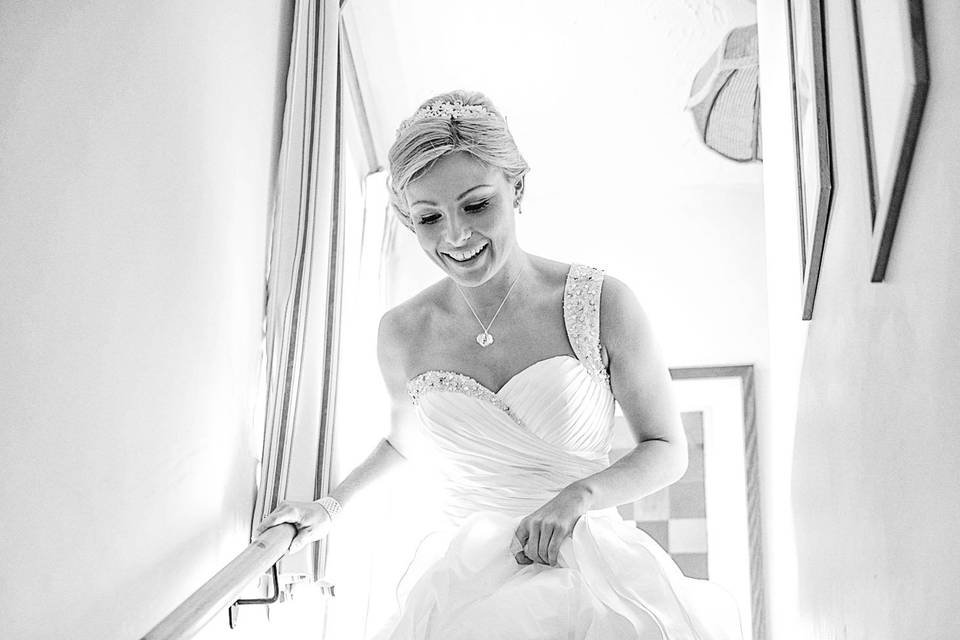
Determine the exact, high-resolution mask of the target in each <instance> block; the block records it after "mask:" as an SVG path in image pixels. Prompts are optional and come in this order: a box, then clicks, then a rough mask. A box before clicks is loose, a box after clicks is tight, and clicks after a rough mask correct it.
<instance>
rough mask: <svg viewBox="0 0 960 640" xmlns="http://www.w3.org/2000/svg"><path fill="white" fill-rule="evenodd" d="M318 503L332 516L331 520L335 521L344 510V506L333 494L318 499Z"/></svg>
mask: <svg viewBox="0 0 960 640" xmlns="http://www.w3.org/2000/svg"><path fill="white" fill-rule="evenodd" d="M317 504H319V505H320V506H321V507H323V509H324V511H326V512H327V515H328V516H330V522H333V521H334V520H335V519H336V517H337V516H338V515H339V514H340V512H341V511H343V506H342V505H341V504H340V503H339V502H338V501H337V499H336V498H334V497H333V496H324V497H322V498H320V499H319V500H317Z"/></svg>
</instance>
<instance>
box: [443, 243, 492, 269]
mask: <svg viewBox="0 0 960 640" xmlns="http://www.w3.org/2000/svg"><path fill="white" fill-rule="evenodd" d="M488 246H490V243H489V242H484V243H483V244H481V245H477V246H476V247H473V248H472V249H464V250H462V251H444V252H443V255H445V256H447V257H448V258H450V259H451V260H453V261H454V262H458V263H461V264H464V263H467V262H471V261H473V260H476V259H477V258H478V257H479V256H480V255H481V254H483V252H484V251H486V250H487V247H488Z"/></svg>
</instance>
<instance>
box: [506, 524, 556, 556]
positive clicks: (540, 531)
mask: <svg viewBox="0 0 960 640" xmlns="http://www.w3.org/2000/svg"><path fill="white" fill-rule="evenodd" d="M567 535H568V532H567V531H566V529H565V528H564V527H562V526H560V525H558V524H556V523H552V522H539V521H536V520H533V521H525V522H522V523H521V524H520V526H519V527H517V530H516V532H515V533H514V539H513V544H512V545H511V551H513V553H514V558H516V560H517V563H518V564H532V563H533V562H538V563H541V564H547V565H550V566H553V567H555V566H557V562H558V560H559V558H560V546H561V545H562V544H563V541H564V539H565V538H566V537H567Z"/></svg>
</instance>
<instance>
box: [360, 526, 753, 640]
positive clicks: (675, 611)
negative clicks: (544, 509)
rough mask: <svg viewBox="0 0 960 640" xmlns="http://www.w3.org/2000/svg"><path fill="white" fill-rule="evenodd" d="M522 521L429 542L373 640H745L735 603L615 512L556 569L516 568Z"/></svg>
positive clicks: (578, 532)
mask: <svg viewBox="0 0 960 640" xmlns="http://www.w3.org/2000/svg"><path fill="white" fill-rule="evenodd" d="M520 520H521V518H520V517H519V516H509V515H505V514H502V513H496V512H491V511H484V512H479V513H475V514H473V515H471V516H470V517H468V518H467V519H466V520H465V521H463V522H462V524H460V525H459V526H457V527H451V528H449V529H444V530H441V531H437V532H434V533H433V534H431V535H430V536H428V537H427V538H426V539H424V541H423V543H422V544H421V545H420V548H419V549H418V551H417V553H416V556H415V558H414V560H413V562H412V563H411V565H410V568H409V569H408V571H407V574H406V575H405V576H404V579H403V580H401V583H400V586H399V587H398V598H399V601H400V602H401V603H402V604H401V605H400V608H399V610H398V611H397V613H396V614H395V615H394V616H393V617H392V618H391V620H390V621H389V623H388V624H387V625H386V626H385V627H384V628H382V629H381V630H380V631H379V633H377V634H376V635H375V636H374V640H401V639H402V640H432V639H436V640H441V639H442V640H473V639H476V640H481V639H482V640H601V639H603V640H609V639H612V638H641V639H644V640H646V639H648V638H649V639H651V640H654V639H655V640H663V639H668V640H680V639H696V640H734V639H736V640H740V639H741V638H742V632H741V627H740V617H739V614H738V611H737V605H736V603H735V601H734V599H733V597H732V596H731V595H730V594H729V593H728V592H727V591H726V590H724V589H722V588H721V587H719V586H717V585H715V584H713V583H711V582H709V581H706V580H698V579H694V578H688V577H686V576H684V575H683V574H682V573H681V572H680V570H679V568H678V567H677V566H676V564H675V563H674V562H673V560H671V558H670V556H669V555H668V554H667V553H666V552H665V551H664V550H663V549H662V548H661V547H660V546H659V545H658V544H657V543H656V542H655V541H654V540H653V539H652V538H650V536H648V535H647V534H646V533H644V532H643V531H641V530H639V529H637V528H636V526H635V525H633V523H631V522H628V521H624V520H623V519H622V518H621V517H620V515H619V514H618V513H617V511H616V509H605V510H601V511H591V512H588V513H586V514H584V516H583V517H581V518H580V520H578V521H577V524H576V526H575V528H574V531H573V533H572V534H571V535H570V537H568V538H567V539H566V540H564V542H563V544H562V545H561V547H560V550H559V558H558V563H557V564H558V565H559V566H556V567H553V566H548V565H543V564H529V565H520V564H517V561H516V560H515V558H514V555H513V551H512V550H511V543H513V534H514V531H515V530H516V527H517V525H518V524H519V522H520ZM514 544H515V543H514Z"/></svg>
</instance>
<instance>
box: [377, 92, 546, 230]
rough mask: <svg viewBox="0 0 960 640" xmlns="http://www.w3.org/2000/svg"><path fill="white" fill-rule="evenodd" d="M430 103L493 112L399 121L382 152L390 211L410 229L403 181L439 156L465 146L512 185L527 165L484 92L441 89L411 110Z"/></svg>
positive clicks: (424, 170)
mask: <svg viewBox="0 0 960 640" xmlns="http://www.w3.org/2000/svg"><path fill="white" fill-rule="evenodd" d="M436 102H449V103H454V102H461V103H463V104H464V105H481V106H483V107H484V108H485V109H486V110H487V111H489V112H490V113H492V114H494V116H495V117H480V118H476V117H469V118H463V119H452V118H450V117H449V116H447V117H426V118H420V119H415V120H407V121H404V123H403V124H402V125H400V130H398V131H397V138H396V140H394V142H393V146H391V147H390V152H389V154H388V156H387V157H388V161H389V164H390V178H389V180H388V181H387V185H388V187H389V190H390V201H391V203H392V204H393V208H394V210H395V211H396V213H397V215H398V216H399V217H400V221H401V222H403V224H404V226H406V227H407V228H408V229H410V230H411V231H412V230H413V220H412V219H411V218H410V212H409V211H407V203H406V200H405V199H404V196H403V192H404V190H405V189H406V187H407V185H408V184H410V183H411V182H413V181H414V180H416V179H417V178H419V177H421V176H422V175H423V174H424V173H426V172H427V171H429V170H430V168H431V167H432V166H433V163H435V162H436V161H437V160H439V159H440V158H442V157H443V156H445V155H447V154H450V153H454V152H456V151H465V152H467V153H469V154H470V155H472V156H473V157H474V158H476V159H477V160H479V161H480V162H482V163H483V164H485V165H487V166H491V167H498V168H500V170H501V171H503V174H504V176H506V178H507V180H508V181H509V182H511V183H512V184H516V183H517V181H519V180H520V179H521V178H523V176H524V175H526V173H527V172H528V171H529V170H530V167H529V165H527V161H526V160H524V159H523V156H522V155H520V150H519V149H517V144H516V142H514V140H513V136H512V135H510V131H509V130H508V129H507V123H506V121H505V120H504V119H503V116H502V115H501V114H500V112H499V111H497V108H496V107H494V106H493V103H492V102H491V101H490V99H489V98H487V97H486V96H485V95H483V94H482V93H479V92H476V91H464V90H462V89H461V90H457V91H450V92H449V93H442V94H440V95H438V96H434V97H432V98H430V99H429V100H427V101H426V102H424V103H423V104H421V105H420V106H419V107H418V108H417V111H416V112H414V115H416V114H417V112H419V111H420V110H421V109H424V108H426V107H428V106H429V105H431V104H433V103H436ZM521 197H522V192H521Z"/></svg>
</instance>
